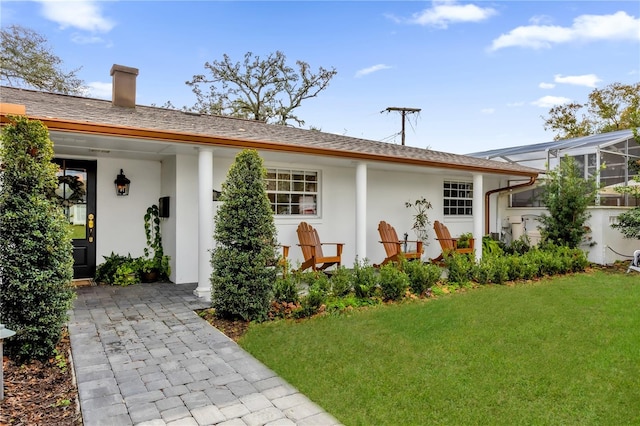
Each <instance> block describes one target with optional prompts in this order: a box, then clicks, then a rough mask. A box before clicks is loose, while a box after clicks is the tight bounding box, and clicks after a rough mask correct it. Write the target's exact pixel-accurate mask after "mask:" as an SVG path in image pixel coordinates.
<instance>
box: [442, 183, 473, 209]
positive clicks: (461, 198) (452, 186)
mask: <svg viewBox="0 0 640 426" xmlns="http://www.w3.org/2000/svg"><path fill="white" fill-rule="evenodd" d="M443 195H444V215H445V216H471V215H473V183H471V182H453V181H445V182H444V192H443Z"/></svg>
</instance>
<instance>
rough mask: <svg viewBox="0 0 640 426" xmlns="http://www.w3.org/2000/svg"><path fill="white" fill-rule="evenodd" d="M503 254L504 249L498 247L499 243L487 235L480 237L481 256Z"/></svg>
mask: <svg viewBox="0 0 640 426" xmlns="http://www.w3.org/2000/svg"><path fill="white" fill-rule="evenodd" d="M502 254H504V251H503V250H502V248H501V247H500V243H499V242H498V241H496V240H494V239H493V238H491V237H490V236H489V235H485V236H484V237H482V255H483V256H490V255H494V256H499V255H502Z"/></svg>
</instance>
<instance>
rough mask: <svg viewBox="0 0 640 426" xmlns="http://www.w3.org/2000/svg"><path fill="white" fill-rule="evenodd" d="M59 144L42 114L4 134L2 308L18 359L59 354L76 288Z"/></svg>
mask: <svg viewBox="0 0 640 426" xmlns="http://www.w3.org/2000/svg"><path fill="white" fill-rule="evenodd" d="M52 158H53V144H52V143H51V140H50V139H49V133H48V131H47V129H46V127H45V126H44V125H43V124H42V123H40V122H39V121H30V120H28V119H26V118H24V117H12V118H11V123H10V124H8V125H7V126H6V127H4V129H2V136H1V140H0V164H2V167H0V235H1V236H2V238H0V312H1V313H2V322H4V323H5V324H6V326H7V328H9V329H13V330H14V331H15V332H16V335H15V336H14V337H12V338H11V339H8V340H7V341H6V347H7V353H8V354H9V355H10V356H11V357H13V358H15V359H18V360H30V359H46V358H49V357H51V356H52V355H53V354H54V350H55V347H56V345H57V343H58V341H59V340H60V337H61V334H62V329H63V326H64V324H65V322H66V320H67V311H68V310H69V309H70V308H71V304H72V301H73V298H74V296H75V293H74V291H73V289H72V287H71V286H70V284H71V281H72V279H73V247H72V244H71V231H70V229H69V226H68V224H67V220H66V218H65V216H64V213H63V212H62V209H61V208H60V206H59V205H58V204H57V203H56V202H54V201H53V200H50V199H49V197H50V196H51V194H52V193H53V192H54V191H55V189H56V188H57V186H58V179H57V177H56V170H57V166H56V165H55V164H53V163H52V162H51V160H52Z"/></svg>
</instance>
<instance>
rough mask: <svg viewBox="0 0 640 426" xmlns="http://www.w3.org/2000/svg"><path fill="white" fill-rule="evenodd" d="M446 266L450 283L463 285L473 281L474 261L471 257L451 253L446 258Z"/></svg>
mask: <svg viewBox="0 0 640 426" xmlns="http://www.w3.org/2000/svg"><path fill="white" fill-rule="evenodd" d="M444 264H445V267H446V268H447V270H448V275H447V281H448V282H452V283H458V284H462V283H466V282H469V281H471V278H472V277H473V264H474V260H473V258H471V257H470V256H469V255H467V254H460V253H456V252H450V253H448V254H447V255H446V256H445V258H444Z"/></svg>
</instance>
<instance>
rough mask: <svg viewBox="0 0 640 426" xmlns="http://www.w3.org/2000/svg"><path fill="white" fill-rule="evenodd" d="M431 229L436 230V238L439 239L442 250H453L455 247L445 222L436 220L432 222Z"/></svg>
mask: <svg viewBox="0 0 640 426" xmlns="http://www.w3.org/2000/svg"><path fill="white" fill-rule="evenodd" d="M433 229H434V230H435V231H436V237H437V240H438V241H440V247H442V250H443V251H447V250H453V249H454V248H455V246H454V244H453V239H452V238H451V234H450V233H449V229H448V228H447V227H446V226H445V224H443V223H441V222H439V221H437V220H436V221H435V222H434V224H433Z"/></svg>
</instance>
